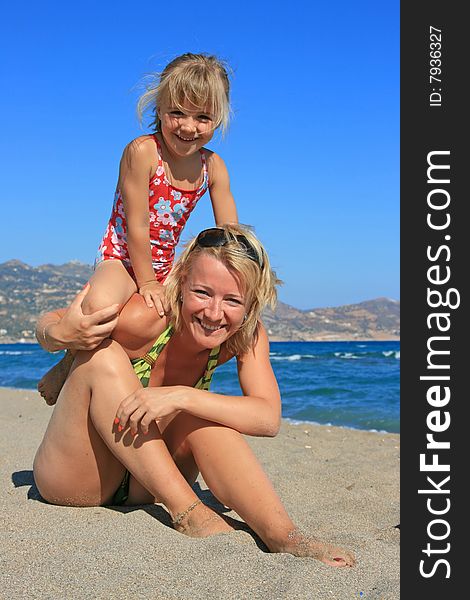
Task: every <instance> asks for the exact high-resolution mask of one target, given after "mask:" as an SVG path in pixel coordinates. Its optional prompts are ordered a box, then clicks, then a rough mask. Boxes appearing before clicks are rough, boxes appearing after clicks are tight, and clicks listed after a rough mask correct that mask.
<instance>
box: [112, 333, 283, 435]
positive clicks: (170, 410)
mask: <svg viewBox="0 0 470 600" xmlns="http://www.w3.org/2000/svg"><path fill="white" fill-rule="evenodd" d="M238 375H239V380H240V386H241V388H242V392H243V396H226V395H223V394H214V393H212V392H206V391H204V390H197V389H195V388H191V387H187V386H168V387H160V388H157V387H153V388H145V389H139V390H137V391H136V392H134V393H133V394H131V395H130V396H128V398H126V399H124V400H123V401H122V402H121V404H120V406H119V408H118V410H117V413H116V418H117V419H118V420H119V424H120V426H121V427H123V428H125V427H126V425H127V424H129V426H130V429H131V431H132V432H133V433H135V432H137V431H138V429H139V427H140V430H141V431H142V433H144V434H146V433H147V432H148V427H149V425H150V423H151V422H152V421H153V420H155V419H156V420H158V419H161V418H163V417H166V416H168V415H171V414H174V413H175V412H177V411H185V412H188V413H190V414H192V415H194V416H197V417H200V418H202V419H207V420H208V421H214V422H216V423H220V424H222V425H226V426H227V427H231V428H232V429H236V430H237V431H239V432H240V433H243V434H245V435H257V436H275V435H276V434H277V433H278V431H279V426H280V419H281V398H280V394H279V388H278V385H277V382H276V378H275V376H274V373H273V370H272V367H271V363H270V361H269V341H268V336H267V334H266V330H265V329H264V327H263V326H262V325H260V331H259V336H258V340H257V342H256V344H255V346H254V348H252V349H251V350H250V351H249V352H248V353H247V354H246V355H245V356H243V359H240V358H239V359H238Z"/></svg>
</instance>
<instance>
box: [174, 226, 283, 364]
mask: <svg viewBox="0 0 470 600" xmlns="http://www.w3.org/2000/svg"><path fill="white" fill-rule="evenodd" d="M220 229H223V230H224V232H225V236H226V240H227V242H226V244H225V245H223V246H216V247H209V248H207V247H202V246H200V245H199V244H198V238H197V237H195V238H194V239H193V240H191V241H190V242H188V244H187V245H186V248H185V250H184V251H183V253H182V254H181V255H180V256H179V258H178V259H177V260H176V261H175V264H174V266H173V269H172V270H171V272H170V274H169V276H168V278H167V280H166V294H165V295H166V298H167V301H168V303H169V305H170V309H171V315H172V317H171V321H172V324H173V326H174V328H175V330H176V331H181V328H182V317H181V298H182V284H183V281H184V279H185V277H186V276H187V275H188V274H189V272H190V271H191V268H192V265H193V264H194V261H195V260H196V258H197V257H198V256H200V255H201V254H205V255H207V256H213V257H214V258H216V259H217V260H219V261H220V262H222V263H223V264H224V265H225V266H226V267H227V269H229V270H230V271H232V272H233V273H235V275H236V276H237V277H238V278H239V280H240V284H241V286H242V289H243V293H244V294H245V301H246V308H247V312H246V317H245V320H244V321H243V323H242V325H241V326H240V328H239V329H238V331H236V332H235V333H234V334H233V335H232V336H231V337H229V338H228V339H227V341H226V342H225V345H226V348H227V350H228V351H229V352H230V353H232V354H234V355H240V354H244V353H245V352H247V351H248V350H249V349H250V348H251V347H252V346H253V344H254V343H255V341H256V339H257V336H258V322H259V319H260V317H261V313H262V311H263V309H264V308H265V307H266V306H268V305H269V306H270V307H271V308H273V309H274V308H275V306H276V301H277V291H276V286H277V285H279V284H280V283H281V281H280V279H278V278H277V277H276V274H275V272H274V271H273V270H272V269H271V266H270V264H269V258H268V255H267V253H266V251H265V249H264V248H263V246H262V244H261V242H260V241H259V240H258V239H257V237H256V236H255V235H254V233H253V231H252V230H251V228H249V227H248V226H246V225H235V224H230V225H224V226H223V227H221V228H220ZM237 236H244V237H245V239H246V240H247V241H248V243H249V244H250V245H251V247H252V248H253V249H254V250H255V252H256V254H257V256H258V258H259V260H258V261H255V260H254V259H253V255H251V257H250V254H249V253H248V252H247V251H246V245H245V244H244V243H240V242H239V241H238V240H237Z"/></svg>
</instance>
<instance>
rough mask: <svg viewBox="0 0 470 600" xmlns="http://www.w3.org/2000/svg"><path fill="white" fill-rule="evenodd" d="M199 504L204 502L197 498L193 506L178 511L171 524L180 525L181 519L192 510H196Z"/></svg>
mask: <svg viewBox="0 0 470 600" xmlns="http://www.w3.org/2000/svg"><path fill="white" fill-rule="evenodd" d="M198 504H202V500H199V499H197V500H196V501H195V502H193V503H192V504H191V506H188V508H187V509H186V510H183V512H180V513H178V514H177V515H176V517H175V518H174V519H172V521H171V524H172V525H179V524H180V523H181V521H182V520H183V519H184V518H185V516H186V515H188V514H189V513H190V512H191V511H192V510H194V509H195V508H196V506H198Z"/></svg>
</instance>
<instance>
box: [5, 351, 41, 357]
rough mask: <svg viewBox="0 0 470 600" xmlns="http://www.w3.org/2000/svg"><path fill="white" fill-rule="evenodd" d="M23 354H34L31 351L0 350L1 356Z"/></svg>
mask: <svg viewBox="0 0 470 600" xmlns="http://www.w3.org/2000/svg"><path fill="white" fill-rule="evenodd" d="M25 354H34V352H31V351H29V352H28V351H23V352H22V351H20V350H0V355H2V356H24V355H25Z"/></svg>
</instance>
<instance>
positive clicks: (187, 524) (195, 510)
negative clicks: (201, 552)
mask: <svg viewBox="0 0 470 600" xmlns="http://www.w3.org/2000/svg"><path fill="white" fill-rule="evenodd" d="M188 508H189V510H188V509H187V510H186V511H184V512H183V513H180V514H179V515H176V517H175V518H174V519H173V521H172V523H173V527H174V528H175V529H176V531H179V532H180V533H184V534H185V535H188V536H189V537H200V538H203V537H209V536H210V535H215V534H217V533H229V532H230V531H233V527H232V526H231V525H229V524H228V523H227V522H226V521H225V519H224V518H223V517H221V516H220V515H219V514H217V513H216V512H215V511H213V510H212V508H209V507H208V506H206V505H205V504H203V503H202V502H201V501H200V500H199V501H197V502H195V503H194V506H193V505H191V506H190V507H188Z"/></svg>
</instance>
